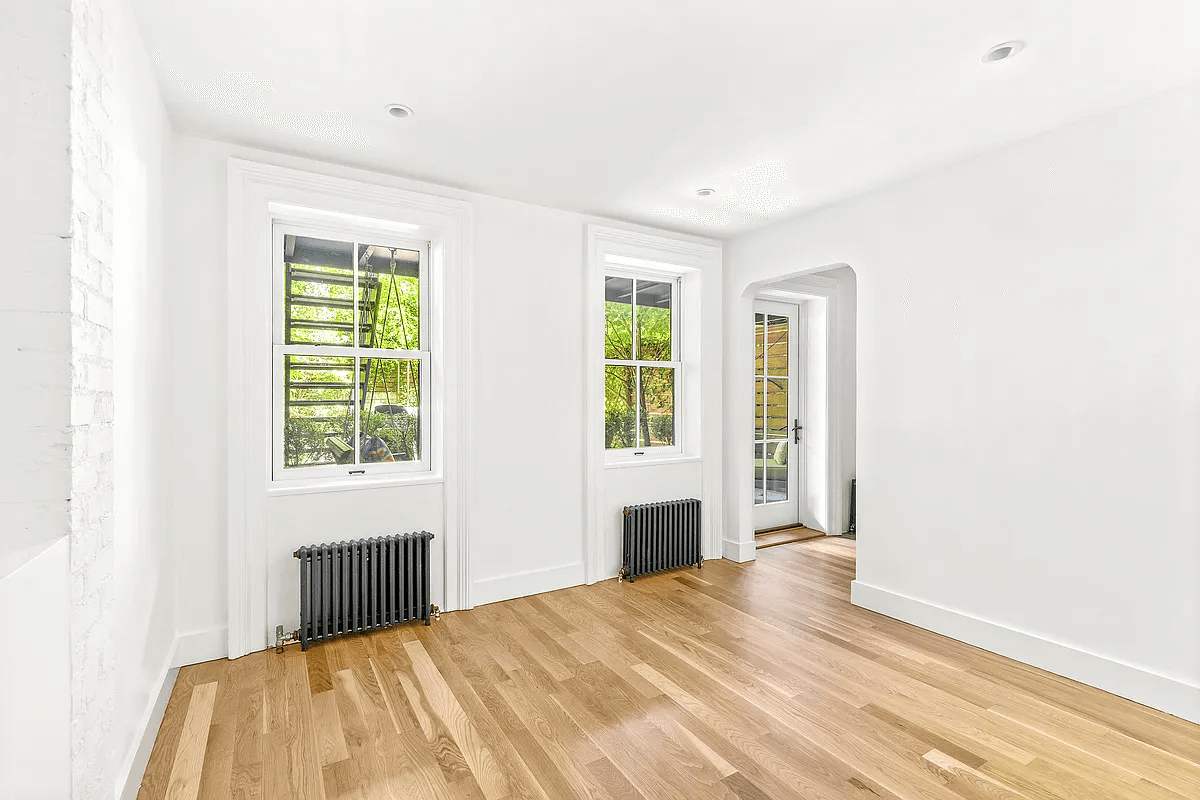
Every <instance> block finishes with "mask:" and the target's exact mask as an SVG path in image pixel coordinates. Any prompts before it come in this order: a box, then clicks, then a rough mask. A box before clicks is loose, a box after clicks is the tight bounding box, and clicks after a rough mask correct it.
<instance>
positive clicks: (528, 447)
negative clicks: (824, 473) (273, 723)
mask: <svg viewBox="0 0 1200 800" xmlns="http://www.w3.org/2000/svg"><path fill="white" fill-rule="evenodd" d="M230 156H236V157H239V158H246V159H250V160H255V161H261V162H264V163H271V164H277V165H281V166H288V167H294V168H298V169H305V170H309V171H313V172H320V173H324V174H331V175H337V176H342V177H347V178H353V179H356V180H362V181H369V182H374V183H379V184H383V185H388V186H397V187H402V188H407V189H414V190H417V191H423V192H429V193H434V194H439V195H442V196H446V197H453V198H457V199H463V200H467V201H468V202H470V203H471V205H472V207H473V214H474V218H473V225H474V238H475V247H474V253H473V264H472V270H473V278H472V280H473V290H472V298H471V312H472V315H473V318H472V336H473V338H472V341H471V373H470V375H469V380H470V391H471V397H470V409H471V417H470V436H471V444H470V463H469V464H468V474H469V481H470V488H469V491H470V497H471V507H470V514H469V519H470V551H471V564H472V584H473V589H472V594H473V600H474V602H475V603H483V602H491V601H494V600H500V599H504V598H506V597H513V596H519V595H521V594H526V593H529V592H534V591H544V590H548V589H553V588H559V587H561V586H567V585H573V584H577V583H580V582H582V580H583V568H582V564H583V522H584V519H583V503H584V500H583V498H584V473H583V426H584V419H583V416H584V411H583V388H582V377H583V372H582V366H581V364H580V358H581V357H582V353H583V333H584V332H583V323H582V319H583V279H584V249H585V226H586V224H587V223H589V222H597V221H602V222H606V224H612V223H611V222H609V221H603V220H597V219H596V218H592V217H587V216H584V215H580V214H574V213H569V212H563V211H556V210H553V209H548V208H543V207H539V206H532V205H528V204H524V203H517V202H513V201H508V200H502V199H498V198H493V197H487V196H482V195H478V194H473V193H468V192H461V191H456V190H452V189H447V188H444V187H438V186H433V185H430V184H425V183H420V182H416V181H411V180H407V179H404V178H399V177H394V176H390V175H382V174H378V173H369V172H364V171H361V170H356V169H350V168H343V167H338V166H334V165H330V164H323V163H317V162H312V161H308V160H304V159H297V158H292V157H289V156H285V155H280V154H274V153H267V152H263V151H256V150H250V149H247V148H242V147H237V146H234V145H228V144H223V143H218V142H213V141H208V140H202V139H195V138H190V137H179V138H177V139H176V141H175V146H174V148H173V160H172V163H173V175H172V187H171V193H170V196H169V198H168V209H169V210H168V213H169V219H168V229H169V231H170V235H171V237H172V240H173V241H176V242H179V246H178V247H174V248H172V250H171V259H170V261H169V262H167V267H168V269H169V272H170V276H169V278H168V281H169V284H170V294H171V296H172V298H173V299H172V305H171V306H170V309H169V312H170V314H171V318H172V340H171V351H172V353H173V357H174V364H175V366H174V368H173V370H172V391H173V393H172V398H171V404H170V405H171V408H172V418H171V422H170V425H171V428H172V431H173V434H174V436H175V441H176V442H177V445H178V446H177V448H176V453H175V455H174V457H173V458H172V460H171V462H170V464H171V466H170V470H171V474H172V476H173V477H174V480H173V482H172V484H173V513H172V517H173V519H174V520H175V523H176V526H177V529H176V541H177V548H178V550H177V554H176V557H177V559H178V564H179V580H178V589H177V595H176V598H177V602H178V607H179V630H180V632H181V634H183V636H184V641H181V646H182V645H183V644H184V643H185V641H186V640H187V639H188V638H189V634H195V635H196V636H195V637H194V638H196V639H197V640H200V639H203V640H204V641H207V642H210V643H211V647H209V648H208V649H206V650H202V651H201V652H203V653H206V654H207V655H208V657H216V656H218V655H223V652H224V650H223V648H224V642H223V640H222V639H221V637H220V636H219V635H214V632H215V633H216V634H219V633H220V632H221V631H222V630H223V629H224V628H225V626H226V619H227V605H226V579H225V564H226V554H225V548H226V545H225V506H224V494H225V489H224V480H225V452H224V451H225V448H224V444H223V442H224V436H225V416H226V415H225V409H224V402H225V388H224V375H225V355H224V350H223V346H222V342H223V337H224V327H223V325H224V318H225V313H226V312H225V302H226V300H225V289H226V287H225V278H224V267H225V263H226V258H225V252H226V239H225V236H226V186H225V183H226V177H225V170H226V161H227V159H228V158H229V157H230ZM628 227H631V228H633V227H634V226H628ZM635 229H638V228H635ZM638 230H645V229H638ZM680 238H683V239H687V238H688V237H680ZM693 241H694V240H693ZM204 332H208V333H207V335H205V333H204ZM719 467H720V465H719V464H716V465H714V468H717V469H719ZM656 499H662V498H656ZM441 507H442V500H441V487H440V486H437V485H433V486H413V487H399V488H396V487H393V488H389V489H364V490H354V491H345V492H337V493H330V494H320V495H295V496H284V497H277V496H272V497H271V498H270V499H269V502H268V514H269V518H270V523H269V524H270V530H269V531H268V537H269V548H270V552H269V553H268V562H269V587H268V592H269V596H268V613H269V614H270V615H272V616H271V618H270V619H269V620H268V622H269V623H270V624H271V625H275V624H283V625H285V627H286V628H287V629H289V630H290V629H291V627H292V626H294V625H295V622H296V621H297V619H298V610H297V605H298V603H297V599H296V566H295V561H294V559H293V558H292V555H291V553H292V551H293V550H294V549H295V548H296V547H297V546H299V545H304V544H310V543H312V542H316V541H330V540H337V539H343V538H355V537H357V536H358V535H359V531H362V530H370V531H383V530H391V531H395V532H399V531H404V530H415V529H419V528H426V529H428V530H430V531H433V532H434V533H435V534H437V533H438V532H439V528H440V524H441V517H440V515H441V511H440V509H441Z"/></svg>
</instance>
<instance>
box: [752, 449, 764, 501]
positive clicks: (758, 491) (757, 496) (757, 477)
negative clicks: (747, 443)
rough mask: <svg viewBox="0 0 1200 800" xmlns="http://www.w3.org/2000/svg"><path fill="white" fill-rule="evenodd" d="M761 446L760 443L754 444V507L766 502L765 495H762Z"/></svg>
mask: <svg viewBox="0 0 1200 800" xmlns="http://www.w3.org/2000/svg"><path fill="white" fill-rule="evenodd" d="M764 447H765V445H763V443H762V442H755V443H754V505H756V506H758V505H762V504H763V503H764V502H766V495H765V494H764V493H763V448H764Z"/></svg>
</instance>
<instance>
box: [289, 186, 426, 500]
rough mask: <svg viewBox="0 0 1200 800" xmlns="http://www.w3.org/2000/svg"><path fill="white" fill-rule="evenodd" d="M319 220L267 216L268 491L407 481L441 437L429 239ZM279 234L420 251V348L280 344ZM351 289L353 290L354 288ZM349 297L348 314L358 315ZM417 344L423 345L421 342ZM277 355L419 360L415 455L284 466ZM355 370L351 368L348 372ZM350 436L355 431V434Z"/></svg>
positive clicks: (421, 472)
mask: <svg viewBox="0 0 1200 800" xmlns="http://www.w3.org/2000/svg"><path fill="white" fill-rule="evenodd" d="M323 222H324V220H320V219H314V218H313V216H312V215H311V214H305V213H300V212H297V211H296V210H291V211H290V212H286V213H281V214H278V215H276V216H275V217H274V218H273V219H272V232H271V239H272V241H271V258H272V278H271V291H272V295H271V303H272V326H271V327H272V331H271V332H272V336H273V339H272V345H271V357H272V360H271V372H272V393H271V410H272V414H271V428H272V436H271V483H270V487H269V491H270V492H271V493H272V494H274V493H277V492H278V491H279V490H288V489H290V490H293V492H292V493H295V490H302V491H305V492H306V493H316V492H321V491H323V490H325V489H326V488H333V487H334V486H335V485H336V486H341V485H343V484H350V485H352V484H353V483H354V482H359V483H362V484H370V485H372V486H387V485H394V484H404V483H409V482H411V480H412V479H413V478H417V479H420V478H430V477H438V476H436V475H433V467H432V465H433V464H434V463H440V459H439V458H438V456H439V454H438V453H437V452H436V451H437V449H438V447H439V446H440V443H441V437H440V436H435V435H434V433H435V431H437V426H438V425H439V424H440V423H441V420H440V419H439V418H438V417H437V416H436V414H435V409H436V408H437V406H438V405H439V400H440V388H441V387H440V386H437V385H435V382H434V381H433V380H432V379H431V377H430V376H431V375H433V373H434V368H435V365H436V359H437V354H436V353H435V352H434V351H433V347H432V344H431V340H433V339H436V338H440V337H438V336H435V332H438V331H439V325H440V321H441V320H440V313H439V311H440V306H441V305H442V304H441V302H440V298H437V297H435V296H434V293H433V292H431V291H430V287H431V286H436V285H439V281H438V278H437V275H436V272H437V270H438V267H439V265H438V264H435V263H434V262H433V259H432V257H431V252H432V250H433V242H432V241H431V240H429V239H420V238H412V236H411V235H407V236H406V235H404V234H406V233H409V232H410V228H409V226H406V227H405V229H404V230H403V231H398V230H397V228H396V227H395V226H380V225H378V224H376V225H374V226H371V225H361V226H360V225H353V224H345V225H344V226H342V227H333V226H331V225H328V224H322V223H323ZM285 234H296V235H304V236H312V237H315V238H320V239H331V240H336V241H348V242H351V243H354V244H356V245H357V244H372V245H380V246H383V247H389V246H390V247H398V248H405V249H410V250H417V251H419V252H420V253H421V262H420V272H419V280H420V293H421V300H420V309H421V319H420V340H421V344H422V348H421V349H418V350H399V349H374V350H373V349H371V348H366V347H357V346H351V345H294V344H293V345H288V344H283V343H282V342H283V331H284V325H285V320H284V313H283V284H284V280H283V277H284V276H283V239H284V236H285ZM355 294H356V295H357V292H356V293H355ZM357 308H358V307H357V304H356V306H355V315H354V316H355V319H357V318H358V313H357ZM425 345H428V346H427V347H426V346H425ZM285 355H312V356H329V357H344V358H362V357H372V358H394V359H405V360H413V361H419V362H420V364H421V372H420V374H421V383H420V387H421V397H420V414H419V416H418V424H419V425H420V441H421V453H420V456H421V457H420V458H419V459H418V460H416V461H398V462H381V463H373V464H355V465H345V464H338V465H328V466H319V467H297V468H292V469H285V468H284V466H283V426H284V413H283V406H284V403H283V393H282V392H281V391H278V390H277V388H276V387H280V386H282V385H283V382H284V374H283V363H284V357H285ZM356 374H357V373H356ZM356 438H357V437H356Z"/></svg>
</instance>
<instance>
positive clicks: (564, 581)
mask: <svg viewBox="0 0 1200 800" xmlns="http://www.w3.org/2000/svg"><path fill="white" fill-rule="evenodd" d="M584 581H585V578H584V571H583V563H582V562H580V563H576V564H563V565H562V566H560V567H548V568H546V569H535V570H529V571H528V572H516V573H513V574H512V575H500V576H498V577H495V578H484V579H483V580H478V581H475V583H474V584H472V586H471V603H472V605H477V606H483V605H487V604H488V603H498V602H500V601H501V600H511V599H513V598H514V597H526V596H528V595H531V594H540V593H541V592H552V591H554V590H555V589H565V588H567V587H568V586H579V585H580V584H582V583H584Z"/></svg>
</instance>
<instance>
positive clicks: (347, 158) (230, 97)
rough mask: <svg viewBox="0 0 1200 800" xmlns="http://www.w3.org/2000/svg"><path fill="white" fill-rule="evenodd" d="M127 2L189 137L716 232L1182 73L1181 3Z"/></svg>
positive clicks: (1189, 60)
mask: <svg viewBox="0 0 1200 800" xmlns="http://www.w3.org/2000/svg"><path fill="white" fill-rule="evenodd" d="M134 2H135V6H136V8H137V12H138V17H139V20H140V25H141V28H142V35H143V38H144V39H145V41H146V44H147V47H148V48H149V49H150V51H151V56H152V58H153V59H154V63H155V66H156V69H157V70H158V72H159V79H160V81H161V84H162V87H163V91H164V94H165V96H166V99H167V103H168V106H169V108H170V111H171V113H172V117H173V119H174V122H175V124H176V126H177V128H178V129H179V130H180V131H182V132H187V133H195V134H199V135H204V136H210V137H213V138H219V139H224V140H229V141H234V142H238V143H244V144H249V145H254V146H258V147H263V148H268V149H277V150H284V151H288V152H294V153H300V154H303V155H308V156H312V157H315V158H320V159H324V160H328V161H335V162H340V163H344V164H350V165H354V166H361V167H368V168H373V169H379V170H384V171H388V172H394V173H399V174H404V175H409V176H412V177H417V178H424V179H427V180H431V181H435V182H438V183H443V184H447V185H451V186H457V187H461V188H465V189H473V190H477V191H480V192H486V193H488V194H494V195H499V196H502V197H510V198H515V199H519V200H526V201H529V202H534V203H540V204H543V205H548V206H553V207H557V208H564V209H571V210H576V211H583V212H591V213H596V214H602V215H605V216H611V217H618V218H622V219H629V220H634V221H638V222H645V223H648V224H652V225H657V226H660V227H667V228H674V229H678V230H686V231H693V232H698V233H705V234H708V235H713V236H719V237H729V236H732V235H735V234H737V233H739V232H742V231H745V230H748V229H750V228H752V227H755V226H757V225H761V224H763V223H764V222H765V221H766V220H767V219H768V217H769V218H771V219H779V218H781V217H784V216H789V215H793V214H796V213H799V212H801V211H804V210H808V209H811V208H814V207H817V206H821V205H825V204H828V203H830V202H834V201H836V200H838V199H841V198H844V197H847V196H850V195H853V194H856V193H858V192H861V191H864V190H866V189H869V188H872V187H875V186H878V185H880V184H883V183H887V182H889V181H891V180H895V179H896V178H899V177H902V176H904V175H907V174H911V173H913V172H915V171H918V170H920V169H922V168H925V167H928V166H932V165H936V164H940V163H945V162H949V161H953V160H955V159H958V158H961V157H963V156H966V155H969V154H971V153H975V152H978V151H981V150H984V149H987V148H989V147H992V146H995V145H998V144H1002V143H1004V142H1008V141H1012V140H1014V139H1017V138H1020V137H1022V136H1025V135H1029V134H1031V133H1035V132H1037V131H1041V130H1045V129H1048V128H1051V127H1054V126H1056V125H1059V124H1062V123H1065V122H1068V121H1070V120H1073V119H1076V118H1079V117H1081V116H1084V115H1086V114H1088V113H1089V112H1093V111H1097V110H1100V109H1103V108H1108V107H1112V106H1116V105H1119V104H1122V103H1125V102H1129V101H1131V100H1134V99H1138V98H1140V97H1144V96H1147V95H1149V94H1152V93H1154V92H1156V91H1159V90H1161V89H1165V88H1168V87H1170V86H1174V85H1177V84H1180V83H1183V82H1185V81H1187V80H1191V79H1194V77H1196V76H1197V75H1198V74H1200V70H1198V64H1200V48H1198V47H1197V44H1196V34H1197V32H1200V3H1198V2H1196V1H1195V0H1136V1H1135V0H1129V1H1128V2H1119V1H1118V0H890V1H885V0H672V1H670V2H668V1H667V0H658V2H655V0H537V2H533V1H532V0H507V1H506V2H498V1H497V0H420V1H416V0H406V1H405V0H205V2H196V0H134ZM1008 39H1022V40H1025V41H1026V42H1027V43H1028V46H1027V48H1026V49H1025V51H1024V52H1023V53H1021V54H1020V55H1019V56H1018V57H1017V58H1014V59H1013V60H1011V61H1008V62H1003V63H999V64H990V65H985V64H982V63H981V62H980V56H981V54H982V53H983V52H984V51H985V50H986V49H987V48H988V47H990V46H992V45H994V44H998V43H1000V42H1003V41H1005V40H1008ZM388 103H404V104H406V105H409V106H411V107H412V108H413V109H414V111H415V112H416V113H415V116H413V117H412V118H411V119H409V120H406V121H396V120H394V119H392V118H391V117H389V116H388V115H387V114H386V112H385V111H384V107H385V106H386V105H387V104H388ZM701 187H714V188H716V189H718V193H717V194H716V195H715V196H714V197H711V198H706V199H701V198H698V197H696V196H695V190H696V189H698V188H701Z"/></svg>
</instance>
